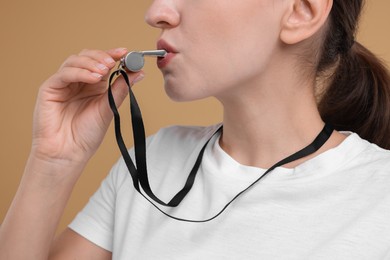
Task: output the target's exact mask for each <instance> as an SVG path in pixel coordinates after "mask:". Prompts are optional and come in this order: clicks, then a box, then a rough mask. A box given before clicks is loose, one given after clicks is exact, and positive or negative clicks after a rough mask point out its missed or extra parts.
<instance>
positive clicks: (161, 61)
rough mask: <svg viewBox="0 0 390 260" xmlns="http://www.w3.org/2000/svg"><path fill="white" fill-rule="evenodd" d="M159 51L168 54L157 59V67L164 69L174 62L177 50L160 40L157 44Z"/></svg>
mask: <svg viewBox="0 0 390 260" xmlns="http://www.w3.org/2000/svg"><path fill="white" fill-rule="evenodd" d="M157 49H158V50H165V51H166V52H167V54H166V55H165V56H164V57H159V58H158V59H157V66H158V68H159V69H163V68H165V67H166V66H168V64H169V63H170V62H171V61H172V59H173V58H174V57H175V56H176V55H177V53H178V52H177V50H176V49H175V48H174V47H172V46H171V45H169V44H168V43H167V42H166V41H165V40H163V39H160V40H159V41H158V42H157Z"/></svg>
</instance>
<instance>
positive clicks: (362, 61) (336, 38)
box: [317, 0, 390, 149]
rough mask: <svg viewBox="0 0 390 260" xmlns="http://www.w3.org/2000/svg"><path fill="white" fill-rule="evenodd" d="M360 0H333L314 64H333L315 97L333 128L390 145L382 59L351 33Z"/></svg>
mask: <svg viewBox="0 0 390 260" xmlns="http://www.w3.org/2000/svg"><path fill="white" fill-rule="evenodd" d="M362 8H363V0H334V2H333V7H332V10H331V13H330V16H329V21H328V28H327V31H326V32H325V41H324V44H323V46H322V51H321V57H320V60H319V63H318V67H317V74H318V75H321V74H323V73H324V72H326V71H328V70H329V69H331V68H333V69H332V71H333V73H332V75H331V77H330V81H329V84H328V85H327V87H326V91H325V93H324V94H323V95H322V97H321V99H320V101H319V106H318V107H319V111H320V113H321V116H322V118H323V120H324V121H325V122H327V123H329V124H332V125H333V126H334V127H335V129H337V130H348V131H353V132H356V133H358V134H359V135H360V136H361V137H362V138H364V139H366V140H368V141H370V142H373V143H375V144H377V145H379V146H381V147H383V148H386V149H390V76H389V72H388V70H387V69H386V67H385V66H384V65H383V63H382V62H381V61H380V60H379V59H378V58H377V57H376V56H375V55H374V54H373V53H371V52H370V51H369V50H367V49H366V48H365V47H364V46H362V45H361V44H359V43H357V42H355V33H356V30H357V23H358V20H359V16H360V13H361V10H362Z"/></svg>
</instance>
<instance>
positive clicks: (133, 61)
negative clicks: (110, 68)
mask: <svg viewBox="0 0 390 260" xmlns="http://www.w3.org/2000/svg"><path fill="white" fill-rule="evenodd" d="M165 55H167V51H165V50H152V51H132V52H129V53H127V54H126V55H125V56H124V57H123V58H122V59H121V60H120V63H119V68H123V69H125V70H127V71H132V72H137V71H140V70H141V69H142V68H143V67H144V65H145V59H144V56H152V57H165Z"/></svg>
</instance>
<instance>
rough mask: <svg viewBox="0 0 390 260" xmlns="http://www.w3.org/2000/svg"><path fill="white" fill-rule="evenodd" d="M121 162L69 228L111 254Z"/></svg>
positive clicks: (113, 168) (114, 167)
mask: <svg viewBox="0 0 390 260" xmlns="http://www.w3.org/2000/svg"><path fill="white" fill-rule="evenodd" d="M121 163H122V160H119V162H118V163H116V164H115V165H114V166H113V167H112V169H111V171H110V173H109V175H108V176H107V177H106V178H105V179H104V180H103V182H102V184H101V186H100V188H99V189H98V190H97V191H96V192H95V194H94V195H93V196H92V197H91V198H90V200H89V202H88V203H87V205H86V206H85V207H84V209H83V210H82V211H81V212H79V213H78V214H77V216H76V218H75V219H74V220H73V221H72V222H71V223H70V225H69V228H70V229H72V230H73V231H75V232H76V233H78V234H79V235H81V236H83V237H84V238H86V239H88V240H89V241H91V242H92V243H94V244H96V245H98V246H100V247H102V248H104V249H106V250H108V251H110V252H112V248H113V236H114V234H113V233H114V220H115V201H116V191H117V184H118V182H120V180H118V178H120V176H121V175H120V174H119V172H120V167H121Z"/></svg>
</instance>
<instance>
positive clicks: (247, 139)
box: [220, 82, 342, 168]
mask: <svg viewBox="0 0 390 260" xmlns="http://www.w3.org/2000/svg"><path fill="white" fill-rule="evenodd" d="M262 86H264V85H262ZM285 86H287V85H285ZM285 86H283V85H279V86H275V85H273V86H270V85H268V86H265V87H264V88H261V87H253V88H250V87H248V88H244V87H242V86H240V93H239V94H238V93H234V95H231V97H232V98H229V97H225V98H221V99H220V101H221V102H222V104H223V106H224V119H223V124H224V130H223V135H222V138H221V139H220V145H221V147H222V149H224V150H225V151H226V152H227V153H228V154H229V155H230V156H232V157H233V158H234V159H235V160H236V161H238V162H239V163H241V164H244V165H250V166H256V167H261V168H269V167H270V166H272V165H273V164H275V163H276V162H278V161H280V160H281V159H283V158H285V157H287V156H289V155H291V154H293V153H295V152H297V151H298V150H300V149H302V148H303V147H305V146H307V145H308V144H310V143H311V142H312V141H313V140H314V139H315V137H316V136H317V135H318V134H319V133H320V131H321V130H322V128H323V126H324V122H323V121H322V120H321V117H320V115H319V112H318V110H317V105H316V101H315V98H314V94H313V89H314V87H313V86H310V84H307V85H306V86H304V85H302V84H299V85H298V84H297V87H291V82H290V85H289V87H288V88H286V87H285ZM237 89H239V88H237ZM243 89H246V91H245V92H244V91H242V90H243ZM243 92H244V93H243ZM331 139H332V140H331V141H328V142H327V144H326V145H325V146H324V147H323V148H321V149H320V150H319V151H318V152H317V153H315V154H313V156H315V155H317V154H318V153H321V152H323V151H324V150H326V149H329V148H331V147H333V146H336V145H337V144H339V143H340V142H341V140H342V137H341V136H338V138H331ZM307 159H309V157H308V158H303V159H301V160H299V161H297V162H293V163H290V164H289V165H286V167H295V166H296V165H297V164H300V163H302V162H303V161H305V160H307Z"/></svg>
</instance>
